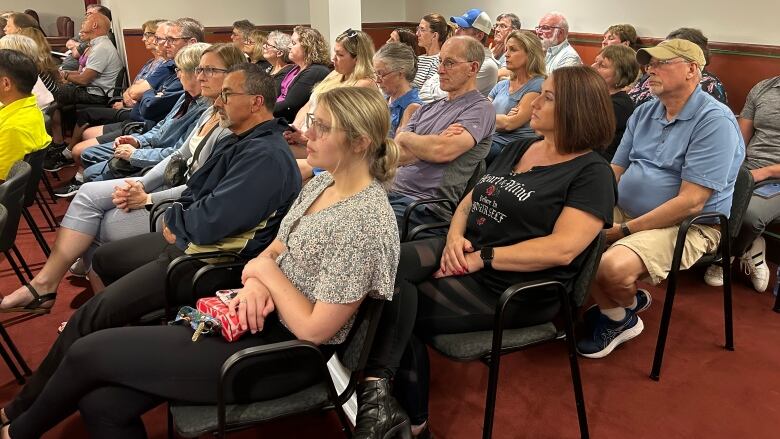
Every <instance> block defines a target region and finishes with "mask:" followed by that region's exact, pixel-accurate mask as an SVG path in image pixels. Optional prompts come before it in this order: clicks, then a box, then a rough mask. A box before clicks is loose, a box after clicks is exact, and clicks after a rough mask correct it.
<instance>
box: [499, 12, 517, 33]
mask: <svg viewBox="0 0 780 439" xmlns="http://www.w3.org/2000/svg"><path fill="white" fill-rule="evenodd" d="M504 18H507V19H509V22H510V23H511V24H510V26H511V27H512V29H513V30H520V29H522V28H523V25H522V24H521V23H520V17H518V16H517V15H515V14H513V13H511V12H507V13H506V14H499V15H498V17H496V23H498V22H499V21H501V20H503V19H504Z"/></svg>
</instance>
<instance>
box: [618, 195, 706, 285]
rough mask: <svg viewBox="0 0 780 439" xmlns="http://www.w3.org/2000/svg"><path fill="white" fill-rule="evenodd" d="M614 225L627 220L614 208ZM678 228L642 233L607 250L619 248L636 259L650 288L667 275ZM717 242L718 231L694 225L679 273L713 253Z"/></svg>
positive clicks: (620, 211)
mask: <svg viewBox="0 0 780 439" xmlns="http://www.w3.org/2000/svg"><path fill="white" fill-rule="evenodd" d="M613 215H614V221H615V223H622V222H626V221H628V220H630V219H631V218H630V217H628V216H627V215H626V214H625V213H623V211H622V210H620V209H619V208H617V207H615V209H614V211H613ZM679 228H680V226H672V227H666V228H663V229H652V230H643V231H641V232H636V233H632V234H630V235H628V236H626V237H625V238H622V239H619V240H617V241H615V243H613V244H612V246H611V247H614V246H616V245H622V246H624V247H628V248H629V249H631V251H633V252H634V253H636V254H637V256H639V258H640V259H641V260H642V263H644V264H645V268H646V269H647V272H648V274H649V279H647V278H646V279H643V280H647V281H649V282H650V283H652V284H653V285H657V284H659V283H660V282H661V281H662V280H664V279H666V277H667V276H668V275H669V269H670V268H671V267H672V257H673V256H674V244H675V242H676V241H677V230H678V229H679ZM719 242H720V230H719V229H718V228H716V227H713V226H709V225H699V224H694V225H692V226H691V228H690V229H688V236H686V239H685V248H684V249H683V254H682V260H681V261H680V269H681V270H686V269H688V268H690V267H691V266H692V265H693V264H695V263H696V261H698V260H699V258H701V257H702V256H703V255H705V254H708V253H714V252H715V250H716V249H717V247H718V243H719Z"/></svg>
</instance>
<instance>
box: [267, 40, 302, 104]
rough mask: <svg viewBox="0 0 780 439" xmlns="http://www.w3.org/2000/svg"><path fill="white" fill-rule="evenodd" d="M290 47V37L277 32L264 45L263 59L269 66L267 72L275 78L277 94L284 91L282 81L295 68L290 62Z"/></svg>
mask: <svg viewBox="0 0 780 439" xmlns="http://www.w3.org/2000/svg"><path fill="white" fill-rule="evenodd" d="M290 46H292V40H291V39H290V36H289V35H287V34H286V33H283V32H279V31H277V30H275V31H273V32H271V33H270V34H268V39H266V41H265V43H263V58H264V59H265V60H266V61H268V64H269V66H268V67H267V68H266V69H265V72H266V73H268V74H269V75H271V77H272V78H274V83H275V84H276V93H277V94H279V93H280V92H281V90H282V80H283V79H284V77H285V76H286V75H287V74H288V73H289V72H290V70H292V69H293V67H295V64H293V63H292V61H290Z"/></svg>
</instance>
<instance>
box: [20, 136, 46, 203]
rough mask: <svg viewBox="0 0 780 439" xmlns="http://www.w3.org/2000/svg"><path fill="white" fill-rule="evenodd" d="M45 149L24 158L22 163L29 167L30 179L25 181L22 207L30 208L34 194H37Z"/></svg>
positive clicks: (33, 200) (41, 175) (41, 176)
mask: <svg viewBox="0 0 780 439" xmlns="http://www.w3.org/2000/svg"><path fill="white" fill-rule="evenodd" d="M46 149H47V148H43V149H39V150H38V151H34V152H31V153H29V154H27V155H26V156H24V161H25V162H27V163H28V164H29V165H30V168H31V169H30V178H29V179H27V189H26V190H25V192H24V205H25V206H26V207H30V206H32V205H33V203H34V202H35V193H36V192H38V184H39V183H40V182H41V178H43V159H44V158H45V157H46Z"/></svg>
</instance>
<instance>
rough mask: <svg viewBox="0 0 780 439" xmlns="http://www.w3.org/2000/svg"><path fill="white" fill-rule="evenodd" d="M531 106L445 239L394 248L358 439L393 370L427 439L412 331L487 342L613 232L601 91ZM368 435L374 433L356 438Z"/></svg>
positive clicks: (584, 89)
mask: <svg viewBox="0 0 780 439" xmlns="http://www.w3.org/2000/svg"><path fill="white" fill-rule="evenodd" d="M443 53H444V49H442V54H443ZM533 107H534V118H533V119H531V126H532V127H533V128H534V129H535V130H536V131H538V132H539V133H540V134H541V135H542V136H543V137H537V138H534V139H525V140H522V141H518V142H515V143H512V144H510V145H508V146H507V148H506V149H504V151H503V153H502V154H501V155H500V156H499V157H498V158H497V159H496V160H495V161H494V162H493V164H492V165H491V167H490V168H489V169H488V170H487V173H486V174H485V175H484V176H483V177H482V178H481V179H480V180H479V181H478V182H477V185H476V186H475V187H474V189H473V190H472V191H471V192H470V193H469V194H468V195H467V196H466V197H465V198H464V199H463V201H461V202H460V205H459V206H458V208H457V210H456V213H455V215H453V218H452V224H451V225H450V227H449V231H448V232H447V238H446V239H445V238H444V237H438V238H433V239H425V240H419V241H412V242H407V243H404V244H402V245H401V260H400V263H399V266H398V275H397V276H396V284H395V287H396V296H394V297H393V300H392V302H389V303H387V304H386V306H385V308H384V309H383V312H382V314H383V315H382V322H383V323H382V327H383V328H393V330H392V331H390V330H383V331H378V332H377V338H376V339H375V340H374V345H373V348H372V352H371V355H370V356H369V360H368V364H367V367H366V372H365V375H366V376H367V377H369V380H367V381H364V382H362V383H360V385H359V387H358V415H357V422H356V427H355V430H356V435H355V436H356V437H366V438H367V437H371V438H377V437H383V436H382V435H383V434H384V433H385V432H387V431H389V430H390V428H392V427H394V426H395V425H397V424H396V423H397V422H398V421H400V420H402V419H403V417H400V416H399V409H398V405H397V403H396V402H395V401H394V400H393V399H392V398H391V397H390V396H389V391H388V385H389V384H388V383H389V380H390V379H391V378H392V377H393V375H394V372H395V370H396V369H397V368H398V367H399V364H400V365H401V368H400V370H399V371H398V374H395V383H394V387H395V393H396V394H397V395H402V396H403V397H402V398H401V404H402V405H403V408H404V409H405V410H406V412H407V413H408V414H409V418H410V419H411V423H412V424H413V427H412V434H415V435H417V437H430V425H429V424H428V419H429V418H428V394H429V382H430V371H429V366H428V352H427V350H426V348H425V346H424V345H423V344H422V343H421V342H419V341H418V340H417V339H416V338H415V337H411V340H410V335H411V334H412V331H413V330H414V333H415V334H426V335H427V336H433V335H437V334H448V333H459V332H471V331H485V330H488V331H489V330H490V329H491V328H492V327H493V321H494V310H495V308H496V303H497V302H498V299H499V297H500V295H501V293H503V292H504V290H505V289H506V288H508V287H509V286H510V285H513V284H516V283H519V282H527V281H533V280H538V279H553V280H557V281H560V282H562V283H564V285H568V286H569V287H571V286H572V282H573V281H574V278H575V277H576V275H577V274H578V272H579V271H580V270H581V267H582V264H583V262H584V260H585V255H584V254H583V252H584V250H585V249H587V248H588V246H589V245H590V243H591V242H592V241H593V240H594V239H595V238H596V237H597V236H598V234H599V233H601V231H602V229H604V228H607V227H610V226H611V225H612V208H613V206H614V205H615V197H616V196H617V195H616V193H615V180H614V178H613V177H612V172H611V170H610V169H609V165H608V164H607V163H606V162H605V161H604V159H602V158H601V157H600V156H599V155H598V154H597V153H596V152H595V151H594V149H600V148H603V147H604V146H606V145H607V144H608V143H609V141H610V140H611V139H612V134H613V133H614V131H615V129H614V122H613V117H612V112H611V111H610V103H609V96H608V94H607V90H606V87H605V85H604V81H602V80H601V78H599V77H598V75H597V74H596V73H595V72H593V70H591V69H589V68H586V67H582V66H578V67H565V68H560V69H558V70H556V71H554V72H553V73H552V75H551V76H550V77H549V78H548V79H546V80H545V82H544V85H543V86H542V93H541V96H539V97H537V98H536V100H535V101H534V104H533ZM558 308H559V303H558V300H557V298H556V297H555V294H550V291H545V292H538V293H536V294H534V293H531V294H528V295H524V296H523V298H520V299H518V300H517V304H516V305H515V304H512V305H510V308H509V309H508V310H507V311H508V313H509V315H510V317H509V318H508V321H509V322H511V323H510V325H511V326H512V327H524V326H533V325H537V324H540V323H542V322H546V321H549V320H550V319H552V318H553V317H554V316H555V315H556V314H557V311H558ZM408 340H410V342H409V343H407V341H408ZM402 358H403V363H402ZM372 378H380V379H379V380H373V381H371V379H372ZM372 415H373V416H372ZM11 425H13V423H12V424H11ZM366 431H371V432H373V434H372V435H363V436H361V435H359V434H357V433H358V432H361V433H363V432H366Z"/></svg>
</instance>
